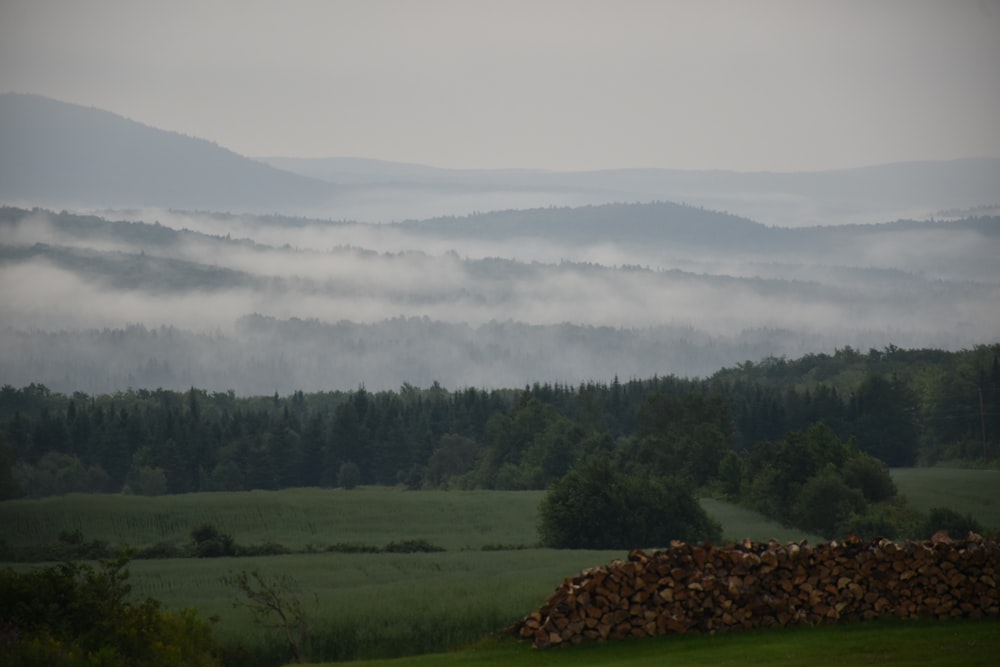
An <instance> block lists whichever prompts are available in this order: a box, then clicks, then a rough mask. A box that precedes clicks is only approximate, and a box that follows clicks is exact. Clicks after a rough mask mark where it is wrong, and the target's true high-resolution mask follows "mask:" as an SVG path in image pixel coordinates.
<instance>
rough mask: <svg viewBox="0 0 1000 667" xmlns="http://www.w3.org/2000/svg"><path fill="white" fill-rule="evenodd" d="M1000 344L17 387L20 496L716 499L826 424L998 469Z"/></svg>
mask: <svg viewBox="0 0 1000 667" xmlns="http://www.w3.org/2000/svg"><path fill="white" fill-rule="evenodd" d="M998 357H1000V345H989V346H980V347H977V348H975V349H973V350H967V351H962V352H942V351H937V350H900V349H898V348H888V349H885V350H882V351H876V350H872V351H870V352H869V353H867V354H862V353H860V352H857V351H855V350H852V349H850V348H846V349H844V350H839V351H837V352H836V353H835V354H833V355H824V354H819V355H810V356H808V357H803V358H801V359H798V360H794V361H787V360H783V359H768V360H765V361H762V362H759V363H750V362H747V363H746V364H742V365H741V366H740V367H737V368H730V369H725V370H722V371H720V372H718V373H717V374H715V375H714V376H713V377H711V378H709V379H705V380H690V379H679V378H676V377H654V378H652V379H645V380H638V379H636V380H629V381H627V382H620V381H618V380H617V379H615V380H614V381H612V382H610V383H586V384H581V385H579V386H575V387H571V386H566V385H560V384H536V385H533V386H529V387H525V388H523V389H519V390H514V389H509V390H489V391H487V390H480V389H475V388H465V389H458V390H454V391H449V390H446V389H444V388H443V387H441V386H439V385H437V384H435V385H433V386H431V387H429V388H424V389H420V388H416V387H412V386H409V385H404V386H403V387H401V388H400V389H399V390H397V391H380V392H369V391H367V390H365V389H364V388H359V389H357V390H355V391H350V392H329V393H310V394H305V393H303V392H295V393H293V394H291V395H288V396H279V395H277V394H275V395H273V396H270V397H239V396H237V395H235V393H233V392H213V393H209V392H207V391H204V390H199V389H194V388H192V389H190V390H189V391H187V392H175V391H166V390H147V389H137V390H130V391H128V392H122V393H117V394H113V395H99V396H92V395H87V394H83V393H74V394H72V395H64V394H60V393H55V392H52V391H50V390H48V389H47V388H46V387H44V386H41V385H29V386H27V387H23V388H20V389H18V388H15V387H12V386H9V385H8V386H4V387H3V388H2V389H0V437H2V438H3V440H4V443H5V445H4V450H5V454H4V457H3V468H2V474H3V478H4V480H5V481H3V482H2V484H3V489H4V490H3V493H4V496H5V497H12V496H16V495H20V494H25V495H29V496H33V497H40V496H46V495H52V494H61V493H67V492H72V491H95V492H119V491H125V492H131V493H137V494H161V493H185V492H192V491H212V490H244V489H277V488H285V487H294V486H345V485H348V484H353V483H360V484H400V483H401V484H406V485H407V486H409V487H412V488H427V487H432V488H447V487H462V488H498V489H540V488H545V487H547V486H548V485H549V484H550V483H551V482H552V481H554V480H556V479H559V478H560V477H562V476H563V475H564V474H565V473H566V472H567V471H568V470H569V469H570V468H572V467H573V466H574V464H575V463H577V462H579V461H582V460H584V459H586V458H588V457H590V456H592V455H595V454H602V455H603V454H610V453H615V454H618V455H621V456H622V457H623V460H626V461H628V462H629V465H636V466H639V465H641V466H646V467H648V466H651V465H655V466H657V467H659V468H661V469H662V471H663V472H664V473H669V474H672V475H677V476H681V477H683V478H685V479H687V480H689V481H690V482H691V483H693V484H696V485H702V484H706V483H708V482H710V481H711V480H713V479H715V478H716V477H717V475H718V464H719V462H720V461H721V460H722V459H723V457H724V456H725V455H726V453H727V452H729V451H735V452H738V453H741V452H749V451H752V450H753V449H754V448H755V447H756V446H757V445H758V443H761V442H777V441H780V440H781V439H782V438H784V437H785V436H786V435H787V434H788V433H791V432H801V431H805V430H806V429H808V428H809V427H810V426H811V425H813V424H815V423H818V422H822V423H823V424H826V425H827V426H828V427H829V428H830V429H831V430H832V432H833V433H834V434H835V435H836V437H838V438H839V439H841V440H844V441H847V440H853V442H854V443H856V446H857V448H858V449H859V450H860V451H862V452H865V453H867V454H870V455H871V456H873V457H875V458H877V459H879V460H880V461H882V462H884V463H885V464H887V465H889V466H909V465H915V464H918V463H933V462H935V461H939V460H942V459H962V460H976V459H978V460H983V459H994V458H996V456H997V452H998V442H997V440H998V437H1000V435H998V434H1000V392H998V387H1000V362H998Z"/></svg>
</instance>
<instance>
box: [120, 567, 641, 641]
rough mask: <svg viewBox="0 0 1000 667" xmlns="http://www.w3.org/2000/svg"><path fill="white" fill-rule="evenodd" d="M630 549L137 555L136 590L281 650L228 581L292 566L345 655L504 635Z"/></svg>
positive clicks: (230, 634)
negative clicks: (585, 572)
mask: <svg viewBox="0 0 1000 667" xmlns="http://www.w3.org/2000/svg"><path fill="white" fill-rule="evenodd" d="M625 555H626V554H625V553H624V552H607V551H555V550H550V549H531V550H519V551H487V552H482V551H461V552H459V551H453V552H444V553H433V554H302V555H290V556H277V557H260V558H213V559H174V560H170V561H135V562H133V563H132V565H131V583H132V586H133V593H134V594H136V595H138V596H140V597H144V596H152V597H155V598H157V599H159V600H160V601H161V602H163V603H164V604H165V605H166V606H167V607H169V608H181V607H185V606H195V607H197V608H198V609H199V611H200V612H201V613H202V614H204V615H206V616H218V617H219V621H218V624H217V632H218V635H219V637H220V639H221V640H222V641H223V642H225V643H230V644H235V643H242V644H244V645H250V646H255V647H256V652H257V653H264V654H274V653H277V654H278V655H279V656H280V655H281V650H282V649H281V642H280V640H279V637H278V635H277V634H276V633H275V634H264V635H261V633H260V632H258V631H256V630H255V629H254V628H253V626H252V624H251V623H250V619H249V615H248V612H247V611H246V610H244V609H239V608H234V607H233V605H232V602H233V601H234V600H235V599H236V598H237V597H238V591H237V590H236V589H235V588H233V587H232V586H230V585H229V584H227V583H226V579H227V578H228V577H230V576H232V575H233V574H235V573H237V572H239V571H241V570H253V569H257V570H259V571H260V572H262V573H264V574H284V575H289V576H291V577H293V578H295V579H296V580H297V581H298V583H299V584H300V586H301V599H302V601H303V603H304V604H305V607H306V609H307V610H308V611H309V612H310V616H311V617H312V618H313V619H314V622H313V627H312V630H311V632H310V645H309V646H307V649H308V650H309V652H310V655H311V656H312V657H313V658H315V659H323V660H345V659H356V658H359V657H369V658H371V657H392V656H400V655H408V654H412V653H417V652H427V651H443V650H447V649H449V648H454V647H456V646H460V645H463V644H467V643H470V642H473V641H475V640H477V639H480V638H482V637H485V636H488V635H490V634H493V633H496V632H498V631H499V630H501V629H502V628H504V627H507V626H509V625H511V624H513V623H514V622H516V621H517V620H518V619H520V618H521V617H523V616H524V615H525V614H527V613H528V612H529V611H531V610H532V609H534V608H536V607H538V606H539V605H540V604H541V603H542V602H544V601H545V600H546V599H547V598H548V596H549V595H551V594H552V592H553V591H554V589H555V588H556V586H558V584H559V583H560V582H561V581H562V579H563V578H565V577H566V576H569V575H571V574H573V573H576V572H578V571H579V570H581V569H583V568H585V567H589V566H592V565H596V564H599V563H605V562H609V561H611V560H613V559H615V558H622V557H624V556H625Z"/></svg>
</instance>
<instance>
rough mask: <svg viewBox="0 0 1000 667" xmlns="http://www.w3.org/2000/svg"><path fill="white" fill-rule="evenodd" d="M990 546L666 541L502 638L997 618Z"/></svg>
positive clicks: (589, 574)
mask: <svg viewBox="0 0 1000 667" xmlns="http://www.w3.org/2000/svg"><path fill="white" fill-rule="evenodd" d="M998 582H1000V540H997V539H984V538H983V537H981V536H979V535H975V534H972V533H970V534H969V536H968V537H967V538H966V539H963V540H955V541H953V540H951V539H949V538H948V536H947V534H944V533H939V534H937V535H935V536H934V537H933V538H931V539H930V540H928V541H923V542H907V543H905V544H902V545H900V544H896V543H894V542H891V541H889V540H885V539H879V540H875V541H873V542H863V541H862V540H861V539H859V538H858V537H856V536H852V537H849V538H847V539H846V540H844V541H843V542H837V541H833V542H830V543H828V544H820V545H817V546H810V545H809V544H807V543H806V542H801V543H797V544H796V543H790V544H786V545H780V544H778V543H777V542H773V541H772V542H767V543H754V542H750V541H745V542H743V543H742V544H736V545H732V546H729V547H725V548H715V547H713V546H711V545H708V544H705V545H700V546H691V545H687V544H684V543H680V542H673V543H671V546H670V548H669V549H665V550H662V551H657V552H655V553H653V554H651V555H647V554H645V553H643V552H642V551H633V552H631V553H630V554H629V556H628V560H627V561H615V562H613V563H611V564H610V565H606V566H601V567H596V568H591V569H588V570H584V571H583V572H581V573H580V574H579V575H577V576H575V577H573V578H571V579H566V580H565V581H564V582H563V583H562V585H561V586H560V587H559V588H558V589H557V590H556V592H555V594H554V595H553V596H552V597H551V598H550V599H549V600H548V602H546V603H545V604H544V605H543V606H542V607H541V608H540V609H538V610H537V611H535V612H532V613H531V614H529V615H528V616H527V617H525V618H524V619H523V620H522V621H521V622H520V623H518V624H517V625H515V626H514V627H513V628H512V631H513V632H514V633H515V634H516V635H518V636H520V637H521V638H523V639H527V640H530V641H531V642H532V643H533V644H534V646H536V647H538V648H546V647H549V646H555V645H561V644H576V643H580V642H583V641H587V640H605V639H624V638H627V637H649V636H656V635H664V634H671V633H683V632H703V633H711V632H723V631H730V630H739V629H743V628H755V627H764V626H785V625H790V624H799V623H805V624H810V625H815V624H819V623H829V622H835V621H837V620H839V619H872V618H877V617H881V616H897V617H901V618H917V617H934V618H950V617H971V618H981V617H984V616H998V615H1000V587H998V585H997V584H998Z"/></svg>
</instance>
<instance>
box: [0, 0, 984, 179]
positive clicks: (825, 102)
mask: <svg viewBox="0 0 1000 667" xmlns="http://www.w3.org/2000/svg"><path fill="white" fill-rule="evenodd" d="M5 91H14V92H24V93H38V94H42V95H46V96H49V97H54V98H57V99H60V100H64V101H67V102H74V103H78V104H83V105H87V106H94V107H99V108H102V109H107V110H109V111H114V112H116V113H119V114H121V115H123V116H126V117H128V118H131V119H133V120H137V121H140V122H143V123H146V124H148V125H152V126H155V127H159V128H163V129H168V130H174V131H178V132H182V133H185V134H189V135H193V136H197V137H202V138H206V139H210V140H212V141H215V142H216V143H218V144H221V145H223V146H225V147H227V148H230V149H232V150H234V151H236V152H238V153H241V154H244V155H250V156H277V155H281V156H302V157H325V156H357V157H370V158H379V159H385V160H396V161H405V162H417V163H423V164H430V165H434V166H440V167H453V168H477V167H480V168H493V167H524V168H543V169H568V170H583V169H598V168H613V167H669V168H682V169H703V168H714V169H737V170H746V171H756V170H771V171H795V170H813V169H830V168H841V167H852V166H862V165H870V164H880V163H886V162H895V161H905V160H919V159H953V158H960V157H972V156H1000V0H967V1H965V0H940V1H937V2H927V1H924V0H881V1H880V0H857V1H856V0H829V1H828V0H815V1H813V0H795V1H779V0H733V1H728V2H717V1H712V0H694V1H690V2H688V1H667V0H663V1H653V0H648V1H644V0H614V1H611V0H608V1H599V2H591V1H586V0H528V1H522V0H502V1H477V0H402V1H392V0H358V1H353V2H346V1H335V0H326V1H320V0H315V1H314V0H309V1H301V0H300V1H297V2H253V1H248V0H235V1H216V2H210V1H205V0H172V1H171V2H144V1H143V2H139V1H136V0H89V1H87V2H76V1H64V2H53V1H50V0H0V92H5Z"/></svg>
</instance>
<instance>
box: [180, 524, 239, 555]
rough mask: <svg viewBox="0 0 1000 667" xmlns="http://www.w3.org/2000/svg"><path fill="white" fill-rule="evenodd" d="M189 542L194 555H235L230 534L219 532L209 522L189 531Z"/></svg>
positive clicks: (234, 545) (234, 547) (234, 544)
mask: <svg viewBox="0 0 1000 667" xmlns="http://www.w3.org/2000/svg"><path fill="white" fill-rule="evenodd" d="M191 542H192V548H193V550H194V555H195V556H197V557H198V558H219V557H222V556H235V555H236V543H235V542H234V541H233V537H232V535H228V534H226V533H220V532H219V529H218V528H216V527H215V526H213V525H212V524H209V523H206V524H203V525H201V526H198V527H197V528H195V529H194V530H192V531H191Z"/></svg>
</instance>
